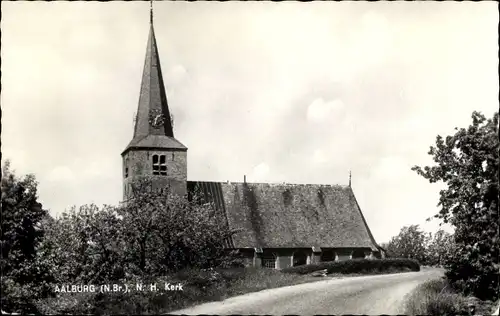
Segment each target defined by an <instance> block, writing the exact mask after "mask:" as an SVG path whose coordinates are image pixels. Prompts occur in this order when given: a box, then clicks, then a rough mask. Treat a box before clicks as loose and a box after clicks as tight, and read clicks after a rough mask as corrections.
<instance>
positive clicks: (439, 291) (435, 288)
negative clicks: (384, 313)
mask: <svg viewBox="0 0 500 316" xmlns="http://www.w3.org/2000/svg"><path fill="white" fill-rule="evenodd" d="M470 299H471V298H469V297H466V296H464V295H462V294H460V293H457V292H455V291H454V290H453V289H452V288H451V287H450V286H449V285H448V282H447V281H446V280H445V279H444V278H443V279H439V280H430V281H427V282H425V283H422V284H420V285H419V286H418V287H417V288H416V289H415V290H414V291H413V292H412V293H411V294H410V296H409V297H408V299H407V301H406V306H405V308H406V310H405V314H406V315H464V314H465V315H468V314H469V307H468V302H469V300H470ZM493 307H494V304H493V302H490V301H480V300H477V301H476V311H475V313H474V314H475V315H487V314H490V313H491V312H492V311H493Z"/></svg>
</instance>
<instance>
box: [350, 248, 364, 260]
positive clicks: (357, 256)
mask: <svg viewBox="0 0 500 316" xmlns="http://www.w3.org/2000/svg"><path fill="white" fill-rule="evenodd" d="M364 257H365V252H364V250H362V249H356V250H354V251H353V253H352V258H353V259H363V258H364Z"/></svg>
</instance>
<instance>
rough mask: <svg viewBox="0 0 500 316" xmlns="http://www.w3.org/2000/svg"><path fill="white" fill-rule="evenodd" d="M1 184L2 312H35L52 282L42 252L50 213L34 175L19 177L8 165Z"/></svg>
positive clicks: (3, 171) (4, 169) (3, 168)
mask: <svg viewBox="0 0 500 316" xmlns="http://www.w3.org/2000/svg"><path fill="white" fill-rule="evenodd" d="M1 183H2V200H1V203H2V225H1V270H2V299H1V303H2V308H3V309H5V310H6V311H12V312H14V311H17V312H35V311H36V308H35V306H34V300H36V299H37V298H39V297H43V296H46V295H49V294H50V282H51V281H52V280H51V275H50V273H49V266H48V265H47V264H46V262H45V256H44V252H42V251H39V248H40V242H41V241H42V239H43V237H44V229H43V222H44V221H45V220H47V217H48V212H47V211H46V210H44V209H43V208H42V205H41V204H40V203H39V202H38V197H37V182H36V180H35V177H34V176H33V175H27V176H24V177H23V178H18V177H16V175H15V174H14V172H13V171H12V170H11V169H10V163H9V161H6V162H5V163H4V165H3V166H2V182H1Z"/></svg>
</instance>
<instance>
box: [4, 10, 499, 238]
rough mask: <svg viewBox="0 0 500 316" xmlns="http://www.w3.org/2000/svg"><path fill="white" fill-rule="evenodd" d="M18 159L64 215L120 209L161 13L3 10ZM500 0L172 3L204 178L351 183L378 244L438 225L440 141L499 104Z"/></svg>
mask: <svg viewBox="0 0 500 316" xmlns="http://www.w3.org/2000/svg"><path fill="white" fill-rule="evenodd" d="M1 9H2V13H3V14H2V21H1V28H2V50H1V57H2V91H1V104H2V111H3V115H2V153H3V155H2V159H3V160H4V159H10V160H11V165H12V167H13V169H14V170H15V171H16V173H18V174H19V175H22V174H28V173H33V174H35V176H36V178H37V180H38V181H39V192H38V193H39V198H40V201H41V202H42V203H43V205H44V207H45V208H47V209H49V210H50V213H51V214H52V215H57V214H61V212H63V211H64V210H65V209H67V208H69V207H70V206H72V205H76V206H79V205H83V204H87V203H97V204H111V205H116V204H118V202H119V201H120V199H121V197H122V167H121V156H120V154H121V152H122V151H123V150H124V149H125V146H126V145H127V144H128V142H129V141H130V140H131V139H132V133H133V123H134V122H133V117H134V113H135V111H136V110H137V105H138V100H139V89H140V80H141V75H142V67H143V65H144V57H145V51H146V42H147V36H148V28H149V3H148V2H142V1H141V2H122V1H111V2H65V1H61V2H59V1H56V2H43V1H39V2H2V3H1ZM498 19H499V18H498V12H497V5H496V2H493V1H491V2H479V3H477V2H465V3H464V2H430V1H429V2H427V1H426V2H347V1H346V2H305V3H302V2H281V3H280V2H178V1H176V2H164V1H162V2H155V3H154V27H155V34H156V39H157V42H158V49H159V54H160V60H161V67H162V70H163V75H164V80H165V85H166V89H167V97H168V100H169V106H170V110H171V112H172V113H173V116H174V122H175V126H174V133H175V136H176V138H177V139H178V140H180V141H181V142H182V143H183V144H184V145H186V146H187V147H188V148H189V150H188V180H200V181H227V180H229V181H235V182H236V181H239V182H241V181H243V176H244V175H246V176H247V181H248V182H287V183H317V184H342V185H346V184H348V182H349V171H352V187H353V190H354V193H355V195H356V198H357V200H358V202H359V204H360V207H361V209H362V211H363V214H364V216H365V218H366V220H367V222H368V225H369V226H370V229H371V231H372V233H373V234H374V236H375V239H376V240H377V242H379V243H381V242H385V241H388V240H389V239H390V238H391V236H394V235H397V234H398V232H399V230H400V229H401V227H403V226H406V225H412V224H419V225H421V227H422V228H423V229H425V230H426V231H434V230H436V229H437V228H438V222H437V221H432V222H426V218H428V217H430V216H432V215H434V214H436V213H437V212H438V210H439V208H438V206H437V203H438V198H439V190H440V189H442V188H443V185H442V184H430V183H428V182H427V180H425V179H424V178H422V177H420V176H419V175H417V174H416V173H415V172H414V171H412V170H411V167H412V166H414V165H419V166H425V165H432V163H433V162H432V158H431V157H430V156H429V155H428V154H427V152H428V150H429V147H430V146H431V145H432V144H434V143H435V138H436V136H437V135H438V134H439V135H443V136H446V135H450V134H452V133H453V129H454V127H465V126H468V125H469V124H470V122H471V114H472V112H473V111H475V110H477V111H481V112H482V113H484V114H486V115H487V116H491V115H492V114H493V113H494V111H496V110H497V109H498V90H499V86H498V44H497V43H498V34H497V26H498V22H499V21H498Z"/></svg>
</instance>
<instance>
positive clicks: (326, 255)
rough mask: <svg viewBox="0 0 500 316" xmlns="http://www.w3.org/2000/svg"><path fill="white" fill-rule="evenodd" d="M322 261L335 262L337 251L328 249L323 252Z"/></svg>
mask: <svg viewBox="0 0 500 316" xmlns="http://www.w3.org/2000/svg"><path fill="white" fill-rule="evenodd" d="M321 261H323V262H325V261H335V251H333V250H331V249H326V250H323V251H322V252H321Z"/></svg>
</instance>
